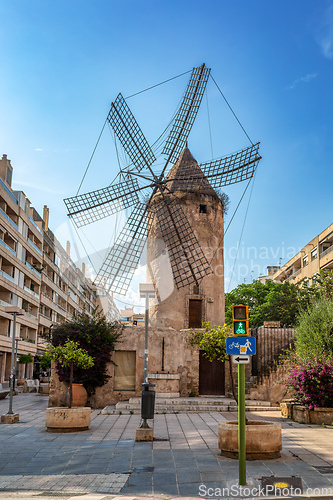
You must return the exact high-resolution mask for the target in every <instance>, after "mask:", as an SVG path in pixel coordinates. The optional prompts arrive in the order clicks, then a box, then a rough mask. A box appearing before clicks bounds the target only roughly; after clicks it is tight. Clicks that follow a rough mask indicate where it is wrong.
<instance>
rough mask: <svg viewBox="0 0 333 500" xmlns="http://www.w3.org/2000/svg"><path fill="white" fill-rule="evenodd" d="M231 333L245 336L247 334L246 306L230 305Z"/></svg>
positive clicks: (247, 314)
mask: <svg viewBox="0 0 333 500" xmlns="http://www.w3.org/2000/svg"><path fill="white" fill-rule="evenodd" d="M232 323H233V331H232V333H233V335H234V336H235V337H238V336H239V337H247V336H248V335H249V308H248V306H244V305H238V306H232Z"/></svg>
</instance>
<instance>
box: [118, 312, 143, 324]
mask: <svg viewBox="0 0 333 500" xmlns="http://www.w3.org/2000/svg"><path fill="white" fill-rule="evenodd" d="M120 317H121V320H120V321H121V324H122V325H124V326H143V325H144V324H145V315H144V314H137V313H135V312H134V311H133V308H132V307H125V309H123V310H121V311H120Z"/></svg>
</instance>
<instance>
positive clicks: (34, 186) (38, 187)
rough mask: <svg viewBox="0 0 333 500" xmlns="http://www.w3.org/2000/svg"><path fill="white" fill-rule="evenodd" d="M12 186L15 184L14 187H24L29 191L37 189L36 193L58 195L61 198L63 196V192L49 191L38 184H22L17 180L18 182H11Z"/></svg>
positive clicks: (22, 182)
mask: <svg viewBox="0 0 333 500" xmlns="http://www.w3.org/2000/svg"><path fill="white" fill-rule="evenodd" d="M13 184H15V185H16V186H24V187H29V188H31V189H37V190H38V191H44V192H45V193H52V194H59V195H61V196H63V195H64V192H63V191H57V190H55V189H50V188H48V187H46V186H41V185H40V184H35V183H33V182H24V181H20V180H18V181H13ZM16 189H17V188H16Z"/></svg>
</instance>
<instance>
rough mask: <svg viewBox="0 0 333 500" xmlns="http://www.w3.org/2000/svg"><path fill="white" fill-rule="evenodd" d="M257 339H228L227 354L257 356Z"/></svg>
mask: <svg viewBox="0 0 333 500" xmlns="http://www.w3.org/2000/svg"><path fill="white" fill-rule="evenodd" d="M255 353H256V339H255V337H227V354H231V355H233V354H251V355H252V354H255Z"/></svg>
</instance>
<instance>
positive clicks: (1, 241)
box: [0, 239, 16, 257]
mask: <svg viewBox="0 0 333 500" xmlns="http://www.w3.org/2000/svg"><path fill="white" fill-rule="evenodd" d="M0 244H1V245H2V246H3V247H5V248H7V250H9V251H10V252H11V253H12V254H13V255H15V257H16V252H15V250H13V249H12V248H11V247H10V246H9V245H7V243H5V242H4V241H3V240H1V239H0Z"/></svg>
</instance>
